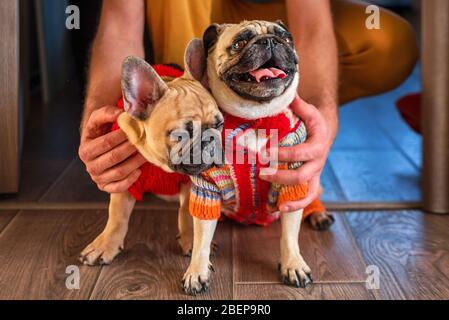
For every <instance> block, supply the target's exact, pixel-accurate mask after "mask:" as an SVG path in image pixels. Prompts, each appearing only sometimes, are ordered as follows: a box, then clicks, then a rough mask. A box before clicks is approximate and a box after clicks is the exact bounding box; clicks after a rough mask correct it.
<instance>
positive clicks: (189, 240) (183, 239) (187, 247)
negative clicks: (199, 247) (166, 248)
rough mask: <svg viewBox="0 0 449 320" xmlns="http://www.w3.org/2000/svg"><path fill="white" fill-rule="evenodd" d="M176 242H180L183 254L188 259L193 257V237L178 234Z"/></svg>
mask: <svg viewBox="0 0 449 320" xmlns="http://www.w3.org/2000/svg"><path fill="white" fill-rule="evenodd" d="M176 240H178V243H179V246H180V247H181V251H182V254H183V255H184V256H186V257H191V256H192V248H193V235H189V234H178V235H177V236H176Z"/></svg>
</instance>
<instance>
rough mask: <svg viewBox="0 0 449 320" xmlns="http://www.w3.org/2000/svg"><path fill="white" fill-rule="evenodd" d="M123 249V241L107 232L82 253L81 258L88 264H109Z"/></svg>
mask: <svg viewBox="0 0 449 320" xmlns="http://www.w3.org/2000/svg"><path fill="white" fill-rule="evenodd" d="M121 251H123V242H122V241H120V240H118V239H116V238H115V237H111V236H108V235H107V234H103V233H102V234H100V235H99V236H98V237H97V238H96V239H95V240H94V241H93V242H92V243H91V244H89V245H88V246H87V247H86V248H85V249H84V250H83V251H82V252H81V254H80V257H79V260H80V261H81V262H82V263H83V264H86V265H89V266H93V265H108V264H110V263H111V262H112V260H114V258H115V257H116V256H117V255H118V254H119V253H120V252H121Z"/></svg>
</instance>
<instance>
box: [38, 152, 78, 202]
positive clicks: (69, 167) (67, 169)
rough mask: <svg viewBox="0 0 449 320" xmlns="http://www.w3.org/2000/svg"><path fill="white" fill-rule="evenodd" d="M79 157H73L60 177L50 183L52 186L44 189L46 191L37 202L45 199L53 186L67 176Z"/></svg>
mask: <svg viewBox="0 0 449 320" xmlns="http://www.w3.org/2000/svg"><path fill="white" fill-rule="evenodd" d="M76 160H77V158H73V159H72V160H71V161H70V162H69V164H68V165H67V166H66V167H65V168H64V169H63V170H62V171H61V173H60V174H59V175H58V177H57V178H56V179H55V180H54V181H53V182H52V183H51V184H50V186H49V187H48V188H47V189H46V190H45V191H44V193H43V194H42V195H41V196H40V197H39V199H38V200H37V202H39V203H40V202H42V200H43V199H45V197H46V196H48V195H49V194H50V192H51V191H52V190H53V188H54V187H55V186H56V185H58V183H59V182H61V181H62V179H63V178H64V177H65V175H66V174H67V172H69V170H70V169H71V168H72V167H73V166H74V165H75V163H76Z"/></svg>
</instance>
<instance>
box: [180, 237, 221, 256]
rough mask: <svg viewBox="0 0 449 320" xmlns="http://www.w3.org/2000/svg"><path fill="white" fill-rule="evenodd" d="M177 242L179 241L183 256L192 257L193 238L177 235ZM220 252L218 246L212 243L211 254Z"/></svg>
mask: <svg viewBox="0 0 449 320" xmlns="http://www.w3.org/2000/svg"><path fill="white" fill-rule="evenodd" d="M176 240H178V243H179V246H180V247H181V251H182V254H183V255H184V256H186V257H191V256H192V248H193V237H190V236H187V235H183V236H182V235H179V234H178V235H177V236H176ZM217 250H218V244H217V243H216V242H214V241H212V243H211V245H210V254H211V255H214V254H215V253H216V252H217Z"/></svg>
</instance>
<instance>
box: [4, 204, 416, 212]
mask: <svg viewBox="0 0 449 320" xmlns="http://www.w3.org/2000/svg"><path fill="white" fill-rule="evenodd" d="M324 205H325V206H326V208H327V210H329V211H336V212H338V211H400V210H420V209H421V207H422V205H421V203H420V202H327V203H324ZM107 209H108V203H107V202H3V203H1V202H0V210H65V211H67V210H107ZM136 209H140V210H167V209H168V210H177V207H176V205H174V204H171V205H170V204H169V205H161V204H151V203H137V205H136Z"/></svg>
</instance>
